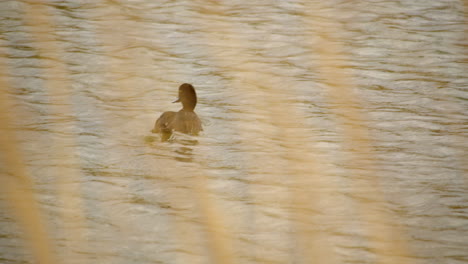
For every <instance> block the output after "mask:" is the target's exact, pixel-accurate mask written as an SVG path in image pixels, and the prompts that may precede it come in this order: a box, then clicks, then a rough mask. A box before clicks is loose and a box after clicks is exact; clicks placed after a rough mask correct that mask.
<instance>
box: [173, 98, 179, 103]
mask: <svg viewBox="0 0 468 264" xmlns="http://www.w3.org/2000/svg"><path fill="white" fill-rule="evenodd" d="M178 102H180V98H177V100H175V101H174V102H172V103H178Z"/></svg>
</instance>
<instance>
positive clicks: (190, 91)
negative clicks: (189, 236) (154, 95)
mask: <svg viewBox="0 0 468 264" xmlns="http://www.w3.org/2000/svg"><path fill="white" fill-rule="evenodd" d="M176 102H181V103H182V109H181V110H180V111H178V112H173V111H167V112H164V113H162V114H161V116H160V117H159V118H158V119H157V120H156V123H155V124H154V128H153V130H151V132H153V133H163V134H170V133H172V131H178V132H181V133H185V134H191V135H197V134H198V133H200V131H203V127H202V123H201V120H200V118H198V116H197V114H196V113H195V111H194V110H195V106H196V105H197V94H196V92H195V88H194V87H193V86H192V85H191V84H188V83H184V84H182V85H181V86H180V87H179V98H178V99H177V100H176V101H174V103H176Z"/></svg>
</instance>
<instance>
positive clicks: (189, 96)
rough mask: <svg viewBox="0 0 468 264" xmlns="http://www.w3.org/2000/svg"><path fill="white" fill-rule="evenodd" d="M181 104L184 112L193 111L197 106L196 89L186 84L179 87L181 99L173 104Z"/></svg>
mask: <svg viewBox="0 0 468 264" xmlns="http://www.w3.org/2000/svg"><path fill="white" fill-rule="evenodd" d="M177 102H181V103H182V106H183V108H182V109H183V110H185V111H193V110H194V109H195V106H196V105H197V93H196V92H195V88H193V86H192V85H191V84H189V83H184V84H182V85H181V86H179V98H177V100H175V101H174V102H173V103H177Z"/></svg>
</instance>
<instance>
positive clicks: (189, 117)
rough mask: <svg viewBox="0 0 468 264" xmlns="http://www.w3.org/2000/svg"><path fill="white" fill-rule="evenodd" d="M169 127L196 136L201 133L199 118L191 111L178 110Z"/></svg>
mask: <svg viewBox="0 0 468 264" xmlns="http://www.w3.org/2000/svg"><path fill="white" fill-rule="evenodd" d="M170 127H171V129H173V130H175V131H178V132H182V133H186V134H192V135H197V134H198V133H200V131H203V128H202V124H201V121H200V118H198V116H197V114H196V113H195V112H193V111H184V110H180V111H179V112H177V114H176V115H175V117H174V120H173V122H172V123H171V124H170Z"/></svg>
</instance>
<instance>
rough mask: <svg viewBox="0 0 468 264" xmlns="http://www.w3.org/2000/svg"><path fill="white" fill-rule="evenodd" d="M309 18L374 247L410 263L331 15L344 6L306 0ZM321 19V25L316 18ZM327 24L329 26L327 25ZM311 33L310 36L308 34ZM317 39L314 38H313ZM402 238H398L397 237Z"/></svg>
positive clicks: (380, 258)
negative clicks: (385, 194)
mask: <svg viewBox="0 0 468 264" xmlns="http://www.w3.org/2000/svg"><path fill="white" fill-rule="evenodd" d="M304 5H305V6H306V12H307V14H308V17H307V18H308V19H307V20H306V21H305V24H306V25H308V27H309V28H311V29H313V31H314V32H315V33H316V34H317V35H318V36H319V38H318V42H317V43H316V52H318V54H319V55H320V63H319V64H318V69H317V70H318V71H319V72H320V74H321V76H322V78H323V79H324V81H325V83H327V84H328V87H329V88H330V90H329V92H328V93H327V95H328V97H329V100H330V103H331V104H332V105H334V107H333V108H332V110H333V111H334V112H335V115H336V117H337V118H338V121H339V123H338V124H339V125H340V129H341V130H342V131H343V136H344V144H345V149H346V150H347V151H346V153H348V157H347V158H348V162H347V163H348V164H347V167H348V168H350V171H351V173H352V174H353V183H354V194H355V197H359V198H360V203H359V214H360V215H361V216H362V217H364V219H365V222H366V223H369V225H368V226H367V228H368V229H369V238H370V240H371V241H372V242H373V245H372V247H371V248H374V249H375V253H376V256H377V262H376V263H407V259H406V258H405V257H407V256H409V254H408V252H407V249H408V245H406V241H405V239H404V236H403V231H402V230H401V229H402V227H400V226H399V223H398V222H397V219H396V218H395V217H394V216H392V215H389V214H388V213H386V209H385V208H384V206H385V204H386V202H385V198H384V197H383V195H382V194H383V192H382V191H381V187H380V184H379V176H378V175H379V170H378V167H377V164H376V153H374V151H373V149H372V143H371V141H372V140H371V139H370V135H369V131H368V128H367V125H366V123H368V117H366V116H365V114H364V113H363V112H362V111H360V110H359V108H362V106H363V102H361V101H360V100H359V99H358V97H357V96H356V95H355V94H354V90H356V87H355V85H354V84H353V80H352V78H351V76H349V73H348V72H347V71H346V63H345V62H346V56H345V55H344V54H343V52H342V50H343V47H341V45H340V43H343V42H342V41H340V40H339V37H338V36H341V34H339V32H341V31H343V29H342V28H341V27H340V25H339V24H338V23H337V22H336V21H334V20H332V19H330V18H333V17H341V16H340V15H339V12H340V9H339V8H335V9H333V10H334V12H333V11H332V10H331V9H330V8H329V7H328V8H327V7H326V6H325V4H324V3H323V2H322V1H304ZM318 20H321V22H322V23H321V24H320V26H316V25H317V24H316V23H314V21H318ZM323 24H326V25H327V26H326V27H324V26H323ZM309 37H311V36H309ZM311 40H312V38H311ZM396 239H398V243H396V242H395V241H396Z"/></svg>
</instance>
